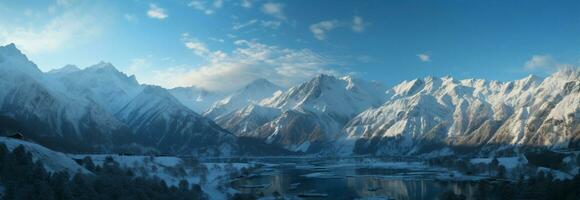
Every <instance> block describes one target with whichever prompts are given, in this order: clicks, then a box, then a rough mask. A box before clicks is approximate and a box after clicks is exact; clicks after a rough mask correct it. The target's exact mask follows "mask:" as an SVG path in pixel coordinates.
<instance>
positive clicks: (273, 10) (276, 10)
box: [262, 2, 286, 20]
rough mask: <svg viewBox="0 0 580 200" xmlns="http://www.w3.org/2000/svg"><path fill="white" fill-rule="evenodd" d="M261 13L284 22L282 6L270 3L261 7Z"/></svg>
mask: <svg viewBox="0 0 580 200" xmlns="http://www.w3.org/2000/svg"><path fill="white" fill-rule="evenodd" d="M262 12H264V13H265V14H268V15H271V16H273V17H276V18H278V19H280V20H286V15H285V14H284V4H281V3H271V2H270V3H265V4H263V5H262Z"/></svg>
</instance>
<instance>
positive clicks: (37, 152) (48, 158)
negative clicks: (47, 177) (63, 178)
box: [0, 137, 91, 175]
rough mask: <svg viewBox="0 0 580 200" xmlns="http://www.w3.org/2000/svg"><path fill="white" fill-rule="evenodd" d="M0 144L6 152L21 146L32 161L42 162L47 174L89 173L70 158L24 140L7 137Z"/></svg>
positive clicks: (1, 139)
mask: <svg viewBox="0 0 580 200" xmlns="http://www.w3.org/2000/svg"><path fill="white" fill-rule="evenodd" d="M0 144H4V145H6V147H7V148H8V150H10V151H12V150H14V149H15V148H16V147H18V146H23V147H24V149H25V150H26V151H27V152H29V153H30V154H32V159H33V160H34V161H35V162H36V161H40V162H42V164H43V166H44V168H45V169H46V170H47V171H48V172H61V171H66V172H68V173H69V174H71V175H74V174H76V173H85V174H89V173H91V172H90V171H88V170H87V169H85V168H84V167H82V166H80V165H79V164H77V163H76V162H75V161H74V160H73V159H72V158H70V157H68V156H67V155H65V154H63V153H60V152H56V151H52V150H50V149H48V148H46V147H43V146H41V145H38V144H35V143H31V142H27V141H24V140H18V139H12V138H7V137H0Z"/></svg>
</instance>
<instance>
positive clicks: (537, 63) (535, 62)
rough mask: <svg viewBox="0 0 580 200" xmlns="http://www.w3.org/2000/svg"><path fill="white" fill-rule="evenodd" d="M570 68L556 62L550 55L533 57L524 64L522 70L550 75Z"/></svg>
mask: <svg viewBox="0 0 580 200" xmlns="http://www.w3.org/2000/svg"><path fill="white" fill-rule="evenodd" d="M568 67H572V65H571V64H568V63H561V62H558V61H557V60H556V59H554V58H553V57H552V56H550V55H546V54H544V55H533V56H532V57H531V58H530V59H529V60H527V61H526V63H525V64H524V70H526V71H536V72H546V73H550V72H553V71H556V70H558V69H561V68H568Z"/></svg>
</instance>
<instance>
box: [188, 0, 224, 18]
mask: <svg viewBox="0 0 580 200" xmlns="http://www.w3.org/2000/svg"><path fill="white" fill-rule="evenodd" d="M223 5H224V1H223V0H213V1H208V0H193V1H191V2H190V3H189V4H188V6H189V7H192V8H193V9H196V10H199V11H202V12H203V13H205V14H206V15H211V14H213V13H215V12H216V11H217V10H219V9H220V8H222V7H223Z"/></svg>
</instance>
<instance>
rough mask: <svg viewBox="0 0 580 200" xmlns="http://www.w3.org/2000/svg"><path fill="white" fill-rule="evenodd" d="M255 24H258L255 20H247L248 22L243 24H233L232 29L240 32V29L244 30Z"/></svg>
mask: <svg viewBox="0 0 580 200" xmlns="http://www.w3.org/2000/svg"><path fill="white" fill-rule="evenodd" d="M257 22H258V20H257V19H252V20H249V21H247V22H244V23H234V26H233V27H232V29H234V30H240V29H243V28H246V27H248V26H251V25H254V24H256V23H257Z"/></svg>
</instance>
